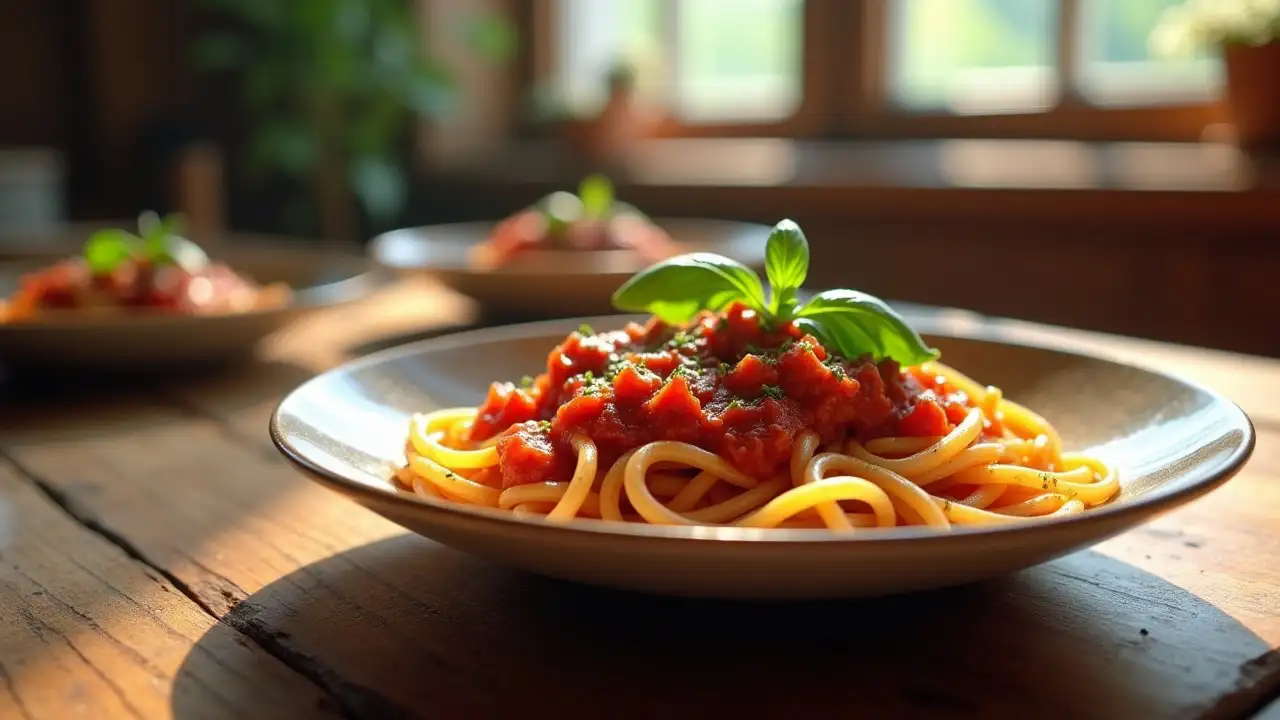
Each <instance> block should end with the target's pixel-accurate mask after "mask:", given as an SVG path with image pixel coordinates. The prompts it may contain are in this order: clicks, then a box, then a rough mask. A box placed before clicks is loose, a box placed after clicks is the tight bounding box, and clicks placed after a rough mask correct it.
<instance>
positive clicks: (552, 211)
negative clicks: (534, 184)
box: [538, 190, 582, 236]
mask: <svg viewBox="0 0 1280 720" xmlns="http://www.w3.org/2000/svg"><path fill="white" fill-rule="evenodd" d="M538 205H539V207H538V209H539V210H541V212H542V217H543V219H545V220H546V221H547V235H550V236H556V235H561V234H563V233H564V231H565V230H566V229H568V227H569V226H570V225H572V224H573V223H575V222H577V221H578V219H579V218H581V217H582V201H581V200H579V199H578V197H577V196H576V195H574V194H573V193H567V192H564V191H563V190H562V191H560V192H553V193H551V194H550V195H548V196H546V197H545V198H543V199H542V202H541V203H539V204H538Z"/></svg>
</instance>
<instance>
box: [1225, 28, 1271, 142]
mask: <svg viewBox="0 0 1280 720" xmlns="http://www.w3.org/2000/svg"><path fill="white" fill-rule="evenodd" d="M1223 56H1224V58H1225V59H1226V68H1227V102H1228V104H1229V105H1230V107H1231V116H1232V119H1233V121H1234V122H1235V127H1236V138H1237V142H1239V144H1240V146H1241V147H1244V148H1249V149H1263V148H1266V149H1276V148H1280V82H1277V81H1276V78H1277V77H1280V42H1278V41H1272V42H1270V43H1268V44H1266V45H1261V46H1250V45H1227V46H1226V47H1225V48H1224V49H1223Z"/></svg>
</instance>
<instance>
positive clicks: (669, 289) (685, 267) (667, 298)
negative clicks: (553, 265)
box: [613, 253, 765, 324]
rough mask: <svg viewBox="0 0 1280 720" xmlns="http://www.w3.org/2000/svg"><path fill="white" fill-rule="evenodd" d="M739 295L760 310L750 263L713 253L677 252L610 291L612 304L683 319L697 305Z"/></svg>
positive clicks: (716, 304) (710, 305) (711, 306)
mask: <svg viewBox="0 0 1280 720" xmlns="http://www.w3.org/2000/svg"><path fill="white" fill-rule="evenodd" d="M734 300H741V301H743V302H744V303H746V304H747V305H749V306H751V307H752V308H754V309H756V310H758V311H761V312H764V310H765V307H764V304H765V303H764V288H763V287H762V286H761V284H760V278H759V277H758V276H757V275H756V274H755V272H754V271H752V270H751V268H749V267H747V266H745V265H743V264H741V263H739V262H737V261H735V260H730V259H729V258H727V257H722V256H720V255H714V254H712V253H691V254H688V255H679V256H677V257H674V258H671V259H669V260H665V261H663V262H660V263H658V264H656V265H652V266H650V267H648V268H646V269H645V270H641V271H640V272H639V273H636V275H634V276H633V277H632V278H631V279H630V280H628V281H627V282H625V283H624V284H623V285H622V287H620V288H618V290H617V292H615V293H614V294H613V306H614V307H616V308H617V309H619V310H623V311H630V312H649V313H652V314H654V315H656V316H658V317H659V318H661V319H662V320H664V321H666V322H668V323H673V324H674V323H684V322H688V321H689V320H691V319H692V318H693V317H694V316H695V315H697V314H698V312H699V311H700V310H704V309H705V310H719V309H721V308H723V307H724V306H726V305H728V304H729V303H730V302H732V301H734Z"/></svg>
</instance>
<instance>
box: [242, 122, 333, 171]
mask: <svg viewBox="0 0 1280 720" xmlns="http://www.w3.org/2000/svg"><path fill="white" fill-rule="evenodd" d="M315 133H316V131H315V130H314V129H312V128H310V127H308V126H306V125H304V124H302V123H300V122H293V121H290V120H284V119H281V120H269V121H266V122H264V123H262V125H260V126H259V128H258V131H257V132H255V133H254V134H253V137H252V138H250V141H249V149H248V153H247V159H246V163H247V166H248V170H249V172H250V173H252V174H254V175H257V176H263V175H269V174H271V173H277V172H278V173H283V174H285V175H287V176H289V177H303V176H305V175H307V174H309V173H310V172H311V171H312V170H313V169H314V168H315V165H316V162H317V160H318V159H319V141H318V138H317V137H316V134H315Z"/></svg>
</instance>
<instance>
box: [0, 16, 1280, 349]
mask: <svg viewBox="0 0 1280 720" xmlns="http://www.w3.org/2000/svg"><path fill="white" fill-rule="evenodd" d="M1176 4H1178V3H1176V2H1173V1H1172V0H276V1H274V2H268V1H265V0H4V3H3V9H2V10H0V17H2V19H0V67H3V68H4V71H3V72H0V237H2V236H5V235H8V236H14V235H18V234H26V235H30V234H33V233H35V234H38V233H39V232H41V231H42V230H44V229H48V228H53V227H57V226H59V225H61V224H62V223H65V222H68V221H82V220H98V219H102V218H125V217H132V216H135V215H136V214H137V213H138V211H139V210H141V209H144V208H152V209H156V210H158V211H160V212H168V211H180V212H182V213H184V214H185V215H186V217H187V222H188V226H189V227H190V228H191V232H192V233H193V234H194V235H195V236H196V239H197V240H199V239H201V238H205V237H208V238H212V237H216V236H218V235H220V234H222V233H224V232H226V231H228V230H234V231H237V232H254V233H269V234H273V235H283V236H288V237H290V238H295V239H296V242H298V243H315V242H327V243H332V244H340V245H348V244H349V245H351V246H352V247H356V246H358V245H360V244H362V243H364V242H367V241H368V239H369V238H371V237H373V236H374V235H376V234H377V233H379V232H382V231H385V230H388V229H391V228H396V227H402V226H408V225H424V224H433V223H441V222H452V221H463V220H496V219H498V218H500V217H502V216H505V215H508V214H510V213H511V212H512V211H514V210H517V209H519V208H521V207H523V206H526V205H528V204H529V203H530V202H532V201H534V200H535V199H537V198H539V197H541V196H542V195H545V194H546V193H548V192H550V191H552V190H559V189H572V188H573V187H574V186H576V184H577V182H578V180H579V179H580V178H581V177H582V176H583V175H584V174H585V173H587V172H591V171H603V172H606V173H608V174H609V175H610V176H611V177H612V178H613V179H614V180H615V182H616V184H617V186H618V193H619V196H620V198H622V199H624V200H627V201H628V202H631V203H632V204H635V205H637V206H638V207H640V208H641V209H643V210H644V211H646V212H647V213H648V214H650V215H653V216H687V217H715V218H725V219H740V220H751V221H760V222H764V223H768V224H772V223H773V222H776V221H777V220H778V219H780V218H783V217H791V218H794V219H795V220H797V221H798V222H800V223H801V225H802V226H803V227H804V228H805V230H806V232H807V233H808V236H809V239H810V242H811V243H812V244H813V246H814V252H815V253H816V257H817V258H819V262H818V264H817V266H816V267H815V269H814V270H813V271H812V274H811V278H810V280H811V283H812V284H813V285H815V286H823V285H839V286H848V287H857V288H860V289H864V290H867V291H869V292H873V293H876V294H879V295H882V296H884V297H887V298H891V299H898V300H906V301H914V302H923V303H932V304H940V305H947V306H957V307H965V308H971V309H974V310H978V311H980V312H986V313H992V314H997V315H1003V316H1010V317H1017V318H1024V319H1030V320H1037V321H1043V322H1051V323H1058V324H1064V325H1070V326H1075V327H1083V328H1090V329H1096V330H1103V331H1108V332H1117V333H1125V334H1130V335H1137V336H1144V337H1151V338H1159V339H1165V340H1173V341H1179V342H1188V343H1195V344H1201V345H1209V346H1216V347H1222V348H1228V349H1235V350H1242V351H1249V352H1257V353H1265V354H1280V314H1277V310H1276V308H1280V282H1277V280H1276V277H1277V273H1278V271H1280V246H1277V243H1276V242H1275V241H1274V238H1275V237H1276V236H1277V231H1280V183H1277V182H1276V179H1275V178H1276V172H1275V171H1274V170H1273V167H1274V165H1273V163H1271V162H1269V160H1268V158H1269V157H1270V151H1269V148H1271V147H1272V146H1273V145H1274V144H1275V139H1276V138H1277V137H1280V94H1278V92H1277V86H1278V84H1277V83H1276V82H1275V81H1274V78H1275V77H1277V73H1278V72H1280V52H1277V50H1276V47H1277V44H1276V43H1275V42H1274V41H1270V38H1269V37H1267V38H1263V40H1262V41H1260V42H1257V43H1255V45H1257V47H1253V46H1250V47H1247V48H1244V47H1241V48H1238V49H1228V50H1227V51H1226V52H1224V51H1223V50H1222V48H1219V47H1217V46H1212V45H1210V46H1207V47H1201V48H1193V49H1192V50H1191V51H1190V52H1186V53H1183V54H1182V55H1179V56H1176V57H1171V56H1166V55H1163V54H1157V53H1155V52H1153V50H1152V34H1153V31H1155V30H1156V28H1157V25H1158V23H1159V22H1160V20H1161V18H1162V16H1164V13H1165V12H1166V10H1167V9H1168V8H1169V7H1170V6H1173V5H1176ZM1246 50H1247V52H1246ZM762 240H763V239H762ZM2 242H4V241H3V240H0V243H2Z"/></svg>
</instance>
